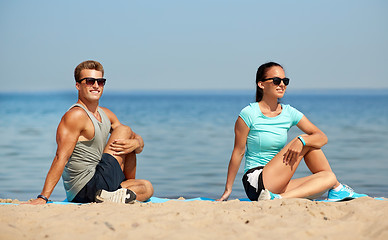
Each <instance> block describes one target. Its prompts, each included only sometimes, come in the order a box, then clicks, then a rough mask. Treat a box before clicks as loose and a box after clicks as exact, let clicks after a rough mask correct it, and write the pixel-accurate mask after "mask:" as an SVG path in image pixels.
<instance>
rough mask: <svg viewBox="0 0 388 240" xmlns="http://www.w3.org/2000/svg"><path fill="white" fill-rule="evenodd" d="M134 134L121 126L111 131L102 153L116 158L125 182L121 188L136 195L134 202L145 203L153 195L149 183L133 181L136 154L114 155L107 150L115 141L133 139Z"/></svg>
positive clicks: (138, 180)
mask: <svg viewBox="0 0 388 240" xmlns="http://www.w3.org/2000/svg"><path fill="white" fill-rule="evenodd" d="M134 137H135V136H134V134H133V132H132V130H131V128H130V127H128V126H125V125H121V126H118V127H117V128H115V129H114V130H113V132H112V133H111V136H110V138H109V140H108V143H107V145H106V147H105V150H104V153H109V154H110V155H112V156H113V157H115V158H116V160H117V161H118V163H119V164H120V167H121V170H122V171H123V172H124V175H125V178H126V180H125V181H123V182H122V183H121V187H122V188H126V189H130V190H131V191H133V192H135V193H136V200H138V201H145V200H147V199H149V198H150V197H151V196H152V195H153V193H154V190H153V187H152V184H151V182H149V181H147V180H143V179H135V177H136V154H135V153H134V152H131V153H128V154H125V155H115V151H113V150H111V149H109V145H110V143H112V142H113V141H114V140H116V139H134Z"/></svg>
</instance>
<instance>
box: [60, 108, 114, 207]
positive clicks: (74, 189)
mask: <svg viewBox="0 0 388 240" xmlns="http://www.w3.org/2000/svg"><path fill="white" fill-rule="evenodd" d="M73 107H81V108H82V109H83V110H85V112H86V113H87V114H88V116H89V118H90V119H91V120H92V122H93V126H94V137H93V139H92V140H90V141H78V142H77V144H76V145H75V148H74V151H73V153H72V154H71V156H70V158H69V161H68V162H67V164H66V166H65V169H64V171H63V173H62V179H63V185H64V187H65V191H66V196H67V199H68V201H71V200H73V199H74V197H75V196H76V195H77V194H78V192H79V191H80V190H81V189H82V188H83V187H84V186H85V185H86V184H87V183H88V182H89V180H90V179H91V178H92V177H93V175H94V173H95V171H96V166H97V164H98V163H99V162H100V160H101V156H102V154H103V152H104V148H105V145H106V142H107V140H108V136H109V132H110V129H111V122H110V120H109V118H108V116H107V115H106V114H105V112H104V111H103V110H102V109H101V108H98V110H97V111H98V113H99V114H100V116H101V122H99V121H98V120H97V119H96V118H95V117H94V116H93V114H92V113H91V112H89V111H88V110H87V109H86V108H85V107H84V106H83V105H81V104H78V103H76V104H74V105H73V106H71V107H70V108H69V110H70V109H72V108H73Z"/></svg>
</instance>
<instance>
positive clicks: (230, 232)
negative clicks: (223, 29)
mask: <svg viewBox="0 0 388 240" xmlns="http://www.w3.org/2000/svg"><path fill="white" fill-rule="evenodd" d="M386 200H387V199H385V200H375V199H372V198H368V197H364V198H359V199H355V200H352V201H348V202H337V203H325V202H312V201H309V200H305V199H279V200H271V201H262V202H240V201H239V200H231V201H227V202H210V201H192V202H183V201H168V202H165V203H139V202H136V203H134V204H127V205H125V204H115V203H99V204H97V203H91V204H85V205H59V204H46V205H39V206H33V205H25V204H19V205H9V204H7V205H4V204H0V239H58V240H60V239H64V240H65V239H66V240H69V239H120V240H122V239H341V240H343V239H388V201H386ZM0 202H6V200H0ZM13 202H17V201H13Z"/></svg>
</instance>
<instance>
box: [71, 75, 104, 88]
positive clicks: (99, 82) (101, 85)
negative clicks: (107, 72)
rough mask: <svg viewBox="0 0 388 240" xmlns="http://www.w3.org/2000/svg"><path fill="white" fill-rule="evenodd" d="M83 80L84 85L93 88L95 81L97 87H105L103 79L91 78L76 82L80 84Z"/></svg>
mask: <svg viewBox="0 0 388 240" xmlns="http://www.w3.org/2000/svg"><path fill="white" fill-rule="evenodd" d="M83 80H85V83H86V85H88V86H93V85H94V83H95V82H96V81H97V83H98V86H100V87H103V86H104V85H105V82H106V79H105V78H91V77H86V78H82V79H80V80H78V81H77V82H79V83H80V82H82V81H83Z"/></svg>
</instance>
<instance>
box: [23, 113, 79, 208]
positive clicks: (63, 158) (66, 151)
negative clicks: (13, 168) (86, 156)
mask: <svg viewBox="0 0 388 240" xmlns="http://www.w3.org/2000/svg"><path fill="white" fill-rule="evenodd" d="M83 118H84V116H83V115H82V112H80V111H77V110H76V109H74V110H73V109H72V110H70V111H69V112H67V113H66V114H65V115H64V116H63V117H62V120H61V122H60V123H59V125H58V129H57V137H56V140H57V145H58V146H57V151H56V154H55V157H54V160H53V162H52V164H51V167H50V170H49V171H48V173H47V176H46V181H45V183H44V186H43V190H42V192H41V195H43V196H45V197H46V198H49V197H50V196H51V194H52V192H53V190H54V188H55V186H56V185H57V183H58V181H59V179H60V178H61V175H62V172H63V169H64V168H65V165H66V163H67V161H68V159H69V157H70V156H71V154H72V152H73V150H74V147H75V145H76V143H77V141H78V138H79V136H80V134H81V132H82V131H83V129H84V123H85V120H84V119H83ZM45 202H46V201H45V200H43V199H41V198H37V199H35V200H33V201H32V202H30V203H31V204H44V203H45Z"/></svg>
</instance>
